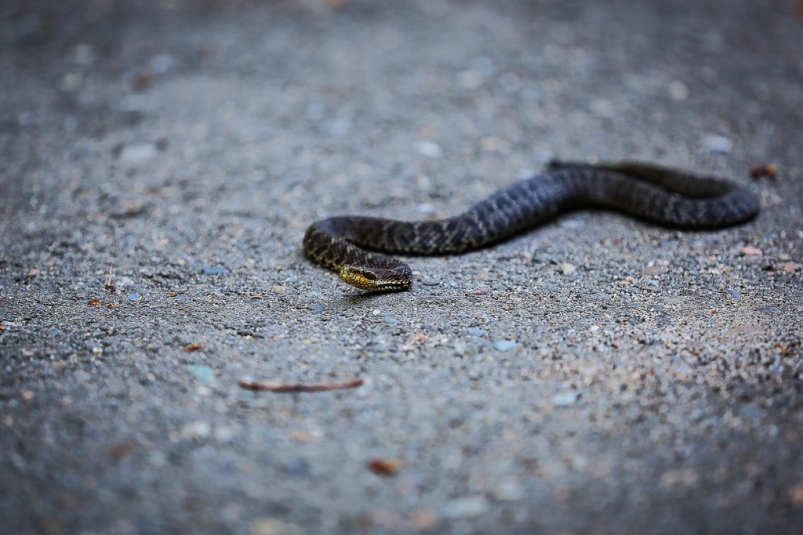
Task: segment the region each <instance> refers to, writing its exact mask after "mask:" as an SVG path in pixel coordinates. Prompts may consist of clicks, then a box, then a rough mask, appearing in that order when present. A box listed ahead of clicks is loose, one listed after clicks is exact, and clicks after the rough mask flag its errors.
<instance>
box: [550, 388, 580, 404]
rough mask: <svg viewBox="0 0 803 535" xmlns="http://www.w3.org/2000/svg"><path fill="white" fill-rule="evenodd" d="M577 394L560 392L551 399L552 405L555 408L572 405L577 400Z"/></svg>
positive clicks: (569, 391)
mask: <svg viewBox="0 0 803 535" xmlns="http://www.w3.org/2000/svg"><path fill="white" fill-rule="evenodd" d="M579 397H580V396H579V394H577V392H573V391H571V390H568V391H566V392H561V393H560V394H555V395H554V396H553V397H552V404H553V405H555V406H556V407H565V406H567V405H574V404H575V403H576V402H577V400H578V398H579Z"/></svg>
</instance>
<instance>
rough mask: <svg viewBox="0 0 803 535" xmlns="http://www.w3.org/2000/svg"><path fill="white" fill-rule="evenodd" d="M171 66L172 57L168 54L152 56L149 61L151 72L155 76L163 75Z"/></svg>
mask: <svg viewBox="0 0 803 535" xmlns="http://www.w3.org/2000/svg"><path fill="white" fill-rule="evenodd" d="M172 65H173V57H172V56H170V55H169V54H159V55H158V56H153V57H152V58H151V61H150V67H151V70H152V71H153V72H154V73H155V74H165V73H166V72H167V71H168V70H170V67H171V66H172Z"/></svg>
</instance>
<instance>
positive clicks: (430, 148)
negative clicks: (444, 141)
mask: <svg viewBox="0 0 803 535" xmlns="http://www.w3.org/2000/svg"><path fill="white" fill-rule="evenodd" d="M414 148H415V150H416V152H418V154H422V155H424V156H429V157H430V158H437V157H438V156H440V155H441V148H440V146H439V145H438V144H437V143H435V142H433V141H416V142H415V145H414Z"/></svg>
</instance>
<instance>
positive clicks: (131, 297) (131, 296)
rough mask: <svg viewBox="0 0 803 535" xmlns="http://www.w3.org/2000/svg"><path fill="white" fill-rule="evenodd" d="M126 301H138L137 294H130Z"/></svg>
mask: <svg viewBox="0 0 803 535" xmlns="http://www.w3.org/2000/svg"><path fill="white" fill-rule="evenodd" d="M126 299H128V300H129V301H136V300H138V299H139V294H131V295H129V296H127V297H126Z"/></svg>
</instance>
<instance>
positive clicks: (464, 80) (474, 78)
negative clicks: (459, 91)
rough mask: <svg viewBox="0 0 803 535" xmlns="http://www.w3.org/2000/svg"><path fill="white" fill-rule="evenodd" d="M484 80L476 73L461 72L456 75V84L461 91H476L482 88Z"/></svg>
mask: <svg viewBox="0 0 803 535" xmlns="http://www.w3.org/2000/svg"><path fill="white" fill-rule="evenodd" d="M483 81H484V78H483V76H482V74H480V73H478V72H477V71H463V72H461V73H460V74H458V75H457V83H458V84H460V87H462V88H463V89H477V88H478V87H480V86H482V82H483Z"/></svg>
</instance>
